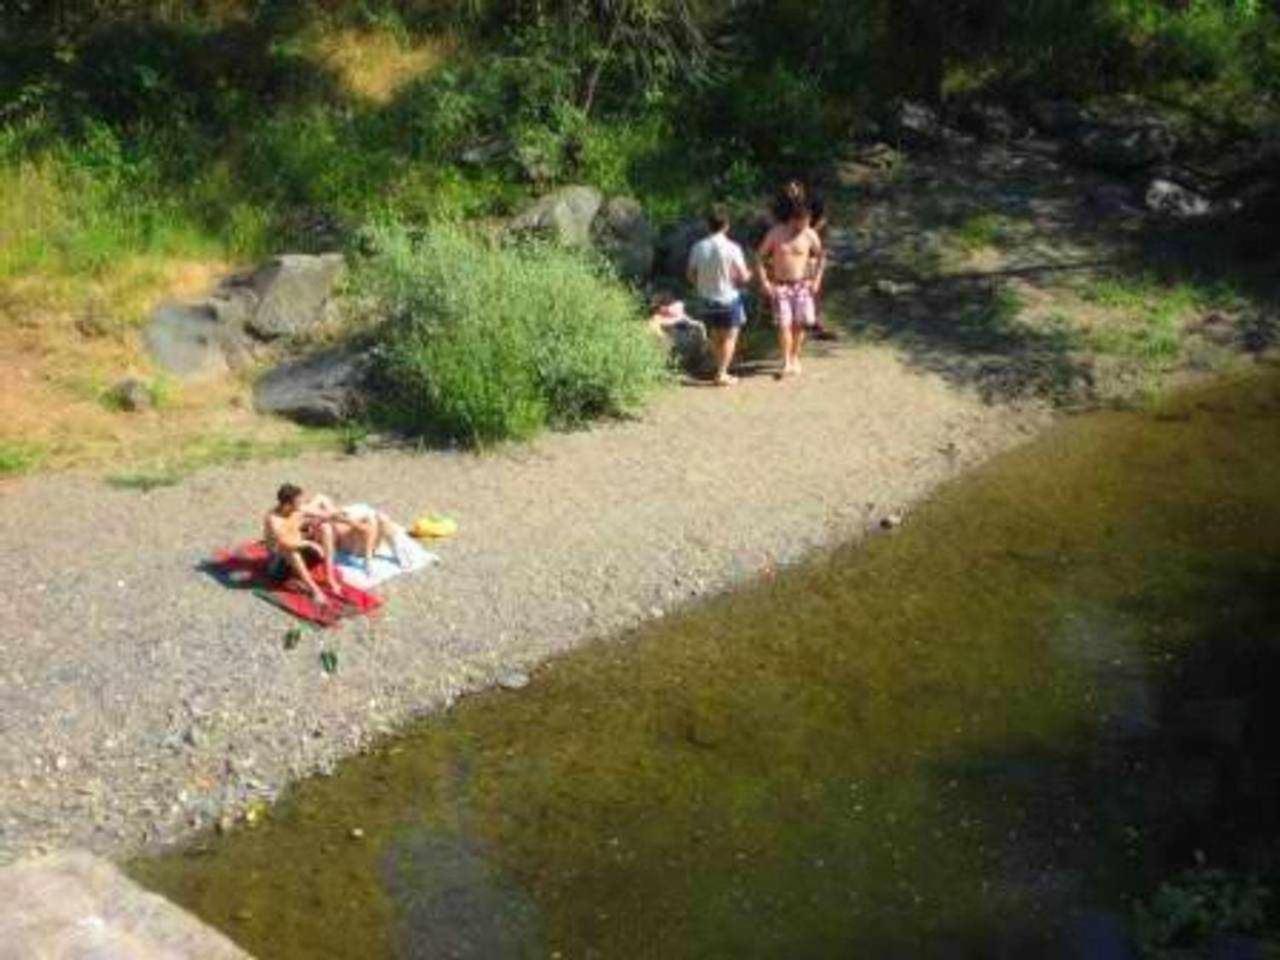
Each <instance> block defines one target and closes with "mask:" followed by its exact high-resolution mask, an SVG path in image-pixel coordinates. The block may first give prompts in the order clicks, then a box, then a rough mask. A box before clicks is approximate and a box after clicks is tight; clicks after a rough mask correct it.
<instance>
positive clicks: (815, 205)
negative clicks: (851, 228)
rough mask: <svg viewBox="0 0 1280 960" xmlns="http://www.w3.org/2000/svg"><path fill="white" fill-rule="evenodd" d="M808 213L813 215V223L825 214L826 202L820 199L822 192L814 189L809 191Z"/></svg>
mask: <svg viewBox="0 0 1280 960" xmlns="http://www.w3.org/2000/svg"><path fill="white" fill-rule="evenodd" d="M809 215H810V216H812V217H813V219H814V222H815V223H816V222H818V221H819V220H822V219H824V218H825V217H826V215H827V203H826V201H825V200H823V199H822V194H820V193H818V191H816V190H810V191H809Z"/></svg>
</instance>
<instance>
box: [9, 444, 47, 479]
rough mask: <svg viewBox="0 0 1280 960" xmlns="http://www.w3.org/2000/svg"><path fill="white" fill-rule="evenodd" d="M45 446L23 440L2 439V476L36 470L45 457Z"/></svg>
mask: <svg viewBox="0 0 1280 960" xmlns="http://www.w3.org/2000/svg"><path fill="white" fill-rule="evenodd" d="M44 454H45V451H44V448H43V447H41V446H39V445H37V444H34V443H28V442H26V441H22V440H4V439H0V477H9V476H15V475H17V474H20V473H26V472H27V471H29V470H34V469H35V468H36V467H37V466H39V465H40V462H41V461H42V460H43V459H44Z"/></svg>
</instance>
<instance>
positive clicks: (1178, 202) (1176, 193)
mask: <svg viewBox="0 0 1280 960" xmlns="http://www.w3.org/2000/svg"><path fill="white" fill-rule="evenodd" d="M1146 202H1147V209H1148V210H1150V211H1151V212H1152V213H1157V214H1161V215H1163V216H1167V217H1173V218H1175V219H1178V220H1193V219H1196V218H1198V217H1206V216H1208V215H1209V214H1211V213H1213V212H1214V205H1213V202H1212V201H1211V200H1210V199H1209V198H1208V197H1206V196H1204V195H1203V194H1200V193H1197V192H1196V191H1195V190H1192V189H1191V188H1189V187H1184V186H1183V185H1182V184H1180V183H1175V182H1173V181H1172V180H1165V179H1163V178H1160V177H1157V178H1156V179H1155V180H1152V181H1151V183H1150V184H1149V185H1148V187H1147V193H1146Z"/></svg>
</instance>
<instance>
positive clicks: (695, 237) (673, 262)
mask: <svg viewBox="0 0 1280 960" xmlns="http://www.w3.org/2000/svg"><path fill="white" fill-rule="evenodd" d="M706 235H707V225H706V223H704V222H703V221H702V220H700V219H692V218H690V219H686V220H679V221H677V222H676V223H674V224H672V225H671V226H670V227H668V228H667V229H666V230H664V231H663V233H662V236H661V237H660V238H659V240H658V252H657V257H658V269H659V271H660V272H661V273H662V274H663V276H667V277H681V278H683V277H684V275H685V273H686V271H687V270H688V269H689V251H690V250H692V249H693V245H694V244H695V243H697V242H698V241H699V240H701V239H702V238H703V237H705V236H706Z"/></svg>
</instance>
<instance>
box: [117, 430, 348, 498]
mask: <svg viewBox="0 0 1280 960" xmlns="http://www.w3.org/2000/svg"><path fill="white" fill-rule="evenodd" d="M346 437H347V434H346V433H345V432H343V431H342V430H338V429H329V428H308V429H305V430H303V431H302V432H300V433H299V434H297V435H296V436H292V437H280V438H278V439H273V440H262V439H259V438H257V437H252V436H231V435H226V434H219V433H209V434H205V435H197V436H194V437H188V438H186V439H185V440H184V441H182V442H181V443H179V444H178V445H177V448H176V450H175V451H174V452H173V453H171V454H169V455H165V456H159V457H156V458H154V459H153V460H151V461H149V462H147V461H144V462H142V463H140V464H139V465H138V466H137V468H135V469H132V470H127V471H122V472H120V473H114V474H110V475H108V476H107V477H106V483H107V485H108V486H111V487H115V488H117V489H121V490H137V491H140V492H142V493H146V492H148V491H150V490H155V489H158V488H160V487H172V486H176V485H177V484H179V483H181V482H182V481H183V480H185V479H187V478H188V477H190V476H192V475H193V474H196V473H198V472H200V471H201V470H205V469H208V468H209V467H216V466H226V465H229V464H238V463H256V462H262V461H267V460H287V459H289V458H291V457H296V456H299V455H301V454H303V453H307V452H309V451H313V450H343V449H345V443H346Z"/></svg>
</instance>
